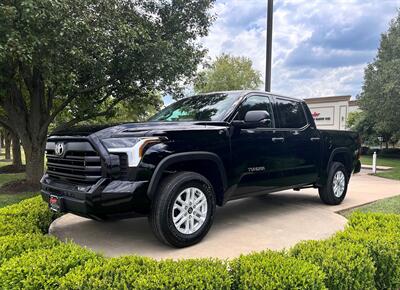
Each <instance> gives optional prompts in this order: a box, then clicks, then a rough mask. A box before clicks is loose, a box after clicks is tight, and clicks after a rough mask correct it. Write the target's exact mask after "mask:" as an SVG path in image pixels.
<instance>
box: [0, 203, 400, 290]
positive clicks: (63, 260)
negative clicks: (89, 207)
mask: <svg viewBox="0 0 400 290" xmlns="http://www.w3.org/2000/svg"><path fill="white" fill-rule="evenodd" d="M54 218H55V216H54V215H53V213H52V212H51V211H49V210H48V208H47V205H46V204H45V203H43V202H42V201H41V199H40V197H36V198H32V199H28V200H25V201H22V202H20V203H19V204H15V205H12V206H9V207H6V208H2V209H0V289H326V288H328V289H399V288H400V240H399V238H398V237H400V215H388V214H371V213H359V212H356V213H353V214H352V215H351V217H350V220H349V223H348V226H347V228H346V229H345V230H344V231H343V232H340V233H338V234H336V235H335V236H334V237H332V238H330V239H328V240H325V241H307V242H302V243H300V244H298V245H296V246H295V247H293V248H292V249H291V250H290V251H289V252H273V251H265V252H261V253H255V254H250V255H244V256H241V257H239V258H237V259H235V260H233V261H231V262H225V261H221V260H215V259H196V260H181V261H172V260H165V261H160V262H159V261H155V260H153V259H148V258H144V257H135V256H131V257H122V258H113V259H105V258H103V257H102V256H100V255H97V254H95V253H93V252H91V251H89V250H86V249H84V248H81V247H79V246H77V245H74V244H72V243H62V242H60V241H58V240H57V239H56V238H53V237H49V236H46V235H43V234H45V233H47V230H48V227H49V225H50V223H51V221H52V220H53V219H54Z"/></svg>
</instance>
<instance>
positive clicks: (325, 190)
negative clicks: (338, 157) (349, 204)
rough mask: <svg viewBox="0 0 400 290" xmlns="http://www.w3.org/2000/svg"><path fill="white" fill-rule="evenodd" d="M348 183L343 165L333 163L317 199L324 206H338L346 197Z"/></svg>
mask: <svg viewBox="0 0 400 290" xmlns="http://www.w3.org/2000/svg"><path fill="white" fill-rule="evenodd" d="M348 182H349V176H348V174H347V171H346V168H345V167H344V165H343V164H342V163H340V162H333V163H332V166H331V168H330V170H329V172H328V179H327V182H326V184H325V186H324V187H321V188H319V197H320V198H321V200H322V201H323V202H324V203H326V204H329V205H337V204H340V203H341V202H342V201H343V200H344V198H345V197H346V193H347V185H348Z"/></svg>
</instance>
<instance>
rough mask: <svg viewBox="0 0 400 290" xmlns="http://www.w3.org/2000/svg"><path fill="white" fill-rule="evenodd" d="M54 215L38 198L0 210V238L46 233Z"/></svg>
mask: <svg viewBox="0 0 400 290" xmlns="http://www.w3.org/2000/svg"><path fill="white" fill-rule="evenodd" d="M53 219H54V214H53V213H52V212H51V211H50V210H49V209H48V207H47V204H46V203H44V202H43V201H42V199H41V197H40V196H37V197H33V198H30V199H26V200H23V201H21V202H20V203H17V204H13V205H10V206H7V207H4V208H1V209H0V236H5V235H9V234H16V233H40V232H41V233H47V231H48V228H49V226H50V223H51V222H52V221H53Z"/></svg>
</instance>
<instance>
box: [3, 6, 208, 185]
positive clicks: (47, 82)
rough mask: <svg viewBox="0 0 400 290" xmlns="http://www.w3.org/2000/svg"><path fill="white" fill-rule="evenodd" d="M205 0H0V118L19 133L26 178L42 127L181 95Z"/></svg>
mask: <svg viewBox="0 0 400 290" xmlns="http://www.w3.org/2000/svg"><path fill="white" fill-rule="evenodd" d="M212 4H213V0H200V1H199V0H185V1H183V0H174V1H164V0H145V1H143V0H129V1H128V0H92V1H86V0H60V1H53V0H17V1H15V0H4V1H2V2H1V4H0V106H1V107H2V108H3V109H4V112H5V117H4V118H2V119H1V120H0V121H1V123H3V124H7V125H8V126H9V127H11V128H13V130H14V131H15V132H16V133H17V134H18V137H19V138H20V139H21V142H22V146H23V148H24V151H25V154H26V175H27V181H28V182H29V183H33V184H37V182H38V181H39V179H40V178H41V176H42V174H43V163H44V148H45V142H46V136H47V134H48V128H49V125H50V124H52V123H53V122H54V121H55V120H56V118H57V117H58V116H59V115H60V113H61V112H68V114H67V116H68V117H69V118H68V120H65V122H63V124H59V125H60V126H61V127H68V126H72V125H74V124H77V123H80V122H84V121H87V120H90V119H93V118H100V117H106V116H110V115H113V114H114V115H115V113H116V112H115V108H117V107H116V106H117V105H118V104H120V103H121V102H124V101H126V100H129V101H130V102H131V104H132V102H133V103H141V104H142V103H146V104H148V102H149V101H151V100H152V97H149V96H152V95H154V92H157V91H165V92H168V93H173V92H177V91H178V92H179V87H180V86H181V85H182V84H185V83H187V82H189V81H190V80H191V79H192V78H193V76H194V73H193V72H195V71H196V68H197V65H198V64H199V63H200V62H201V60H202V58H203V56H204V54H205V50H204V49H202V48H201V47H200V46H199V44H198V43H197V42H196V40H197V39H198V38H199V37H202V36H205V35H206V34H207V32H208V27H209V26H210V24H211V21H212V18H213V17H212V16H211V15H210V14H209V12H208V11H209V9H210V7H211V6H212Z"/></svg>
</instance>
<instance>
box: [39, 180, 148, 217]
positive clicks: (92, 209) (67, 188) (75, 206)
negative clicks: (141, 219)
mask: <svg viewBox="0 0 400 290" xmlns="http://www.w3.org/2000/svg"><path fill="white" fill-rule="evenodd" d="M41 185H42V190H41V194H42V198H43V200H44V201H46V202H47V203H49V200H50V197H51V196H55V197H57V198H58V199H59V202H60V211H61V212H65V213H73V214H77V215H80V216H83V217H89V218H94V219H107V218H120V217H126V216H129V217H132V216H142V215H146V214H148V212H149V209H150V201H149V199H148V197H147V194H146V193H147V188H148V181H135V182H132V181H119V180H114V181H111V180H110V179H109V178H101V179H100V180H99V181H98V182H97V183H96V184H93V185H78V184H71V183H67V182H64V181H61V180H56V179H54V178H50V177H49V176H48V175H47V174H45V175H44V176H43V178H42V180H41Z"/></svg>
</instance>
